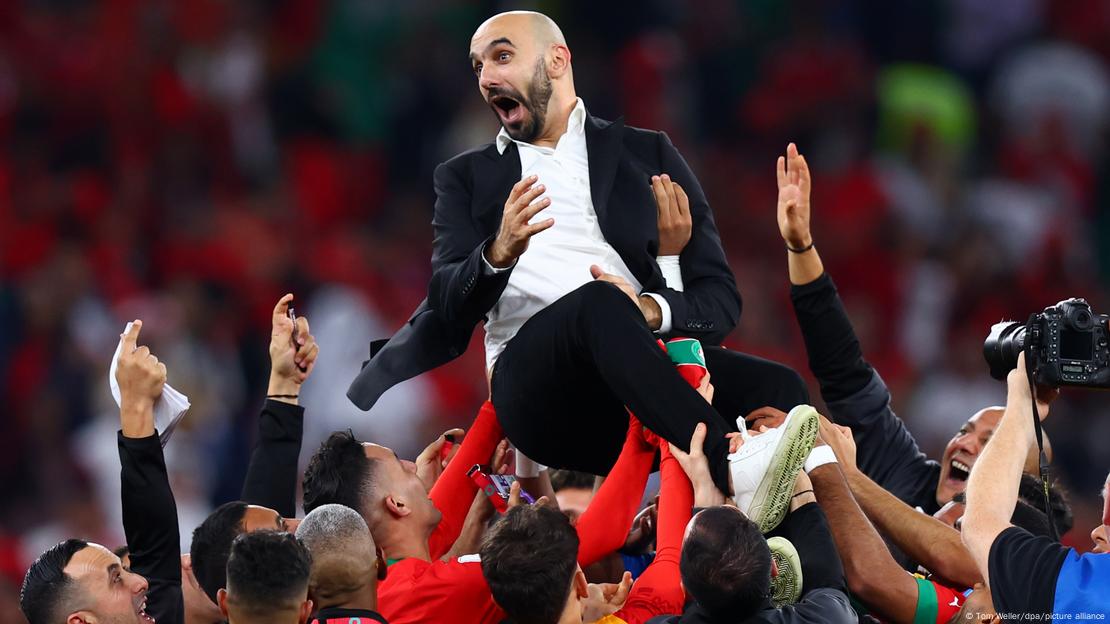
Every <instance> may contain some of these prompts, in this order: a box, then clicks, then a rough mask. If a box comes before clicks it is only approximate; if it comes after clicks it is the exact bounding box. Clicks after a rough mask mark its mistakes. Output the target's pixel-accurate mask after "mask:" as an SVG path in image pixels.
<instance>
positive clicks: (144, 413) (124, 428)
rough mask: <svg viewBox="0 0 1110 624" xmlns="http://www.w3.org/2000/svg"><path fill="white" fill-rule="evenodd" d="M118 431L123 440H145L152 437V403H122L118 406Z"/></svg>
mask: <svg viewBox="0 0 1110 624" xmlns="http://www.w3.org/2000/svg"><path fill="white" fill-rule="evenodd" d="M120 431H121V432H122V433H123V437H125V438H147V437H150V436H151V435H154V408H153V402H152V401H148V402H147V403H146V404H136V402H135V401H134V400H132V401H130V402H124V403H123V404H122V405H121V406H120Z"/></svg>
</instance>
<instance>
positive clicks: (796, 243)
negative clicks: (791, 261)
mask: <svg viewBox="0 0 1110 624" xmlns="http://www.w3.org/2000/svg"><path fill="white" fill-rule="evenodd" d="M783 241H785V242H786V246H787V247H793V248H794V249H802V248H805V247H809V246H811V245H813V235H812V234H810V233H809V232H805V233H804V234H800V235H795V236H784V237H783Z"/></svg>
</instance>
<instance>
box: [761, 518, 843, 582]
mask: <svg viewBox="0 0 1110 624" xmlns="http://www.w3.org/2000/svg"><path fill="white" fill-rule="evenodd" d="M772 535H781V536H782V537H785V538H786V539H788V540H790V543H791V544H793V545H794V548H795V549H797V551H798V558H799V559H800V560H801V562H802V584H803V588H802V589H803V590H804V591H805V594H804V595H808V594H809V592H810V591H812V590H815V589H819V588H822V587H829V588H832V589H836V590H839V591H841V592H844V593H847V592H848V582H847V580H846V579H845V577H844V564H843V562H841V561H840V553H838V552H837V550H836V543H835V542H834V541H833V537H832V531H830V530H829V519H828V518H827V517H825V511H824V510H823V509H821V506H820V505H818V504H817V503H807V504H805V505H802V506H801V507H799V508H797V509H795V510H794V511H792V512H790V513H788V514H786V518H784V519H783V521H782V523H781V524H779V526H778V527H776V528H775V530H774V531H772Z"/></svg>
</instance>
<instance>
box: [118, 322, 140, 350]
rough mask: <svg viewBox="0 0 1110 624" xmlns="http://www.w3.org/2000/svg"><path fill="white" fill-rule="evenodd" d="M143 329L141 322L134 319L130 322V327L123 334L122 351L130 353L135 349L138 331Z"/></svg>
mask: <svg viewBox="0 0 1110 624" xmlns="http://www.w3.org/2000/svg"><path fill="white" fill-rule="evenodd" d="M142 329H143V322H142V321H140V320H139V319H135V320H134V321H132V322H131V329H130V330H128V332H127V333H126V334H124V335H123V346H124V347H126V348H125V349H124V350H123V351H122V353H130V352H131V351H134V350H135V346H136V344H138V342H139V332H140V331H142Z"/></svg>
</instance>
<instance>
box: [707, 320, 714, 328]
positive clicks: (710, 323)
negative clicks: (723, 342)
mask: <svg viewBox="0 0 1110 624" xmlns="http://www.w3.org/2000/svg"><path fill="white" fill-rule="evenodd" d="M705 328H706V329H713V321H706V322H705Z"/></svg>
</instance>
